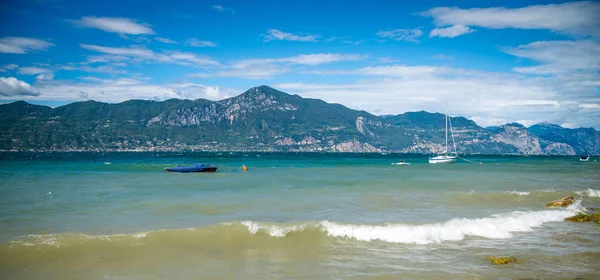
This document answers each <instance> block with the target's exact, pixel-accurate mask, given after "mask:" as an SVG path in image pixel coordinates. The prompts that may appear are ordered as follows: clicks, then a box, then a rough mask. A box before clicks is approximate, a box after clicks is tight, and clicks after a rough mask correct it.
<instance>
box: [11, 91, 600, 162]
mask: <svg viewBox="0 0 600 280" xmlns="http://www.w3.org/2000/svg"><path fill="white" fill-rule="evenodd" d="M451 120H452V125H453V131H454V137H455V140H456V142H457V148H458V150H459V152H461V153H486V154H507V153H508V154H575V153H582V152H589V153H593V154H599V153H600V150H599V147H600V145H599V143H600V142H599V141H600V140H599V139H600V137H599V135H598V132H597V131H596V130H594V129H591V128H590V129H566V128H562V127H560V126H556V125H545V124H540V125H536V126H532V127H531V128H529V129H527V128H525V127H523V126H521V125H518V124H506V125H504V126H500V127H495V128H483V127H480V126H478V125H477V124H476V123H475V122H473V121H471V120H468V119H465V118H463V117H453V118H451ZM443 145H444V115H443V114H439V113H428V112H424V111H421V112H408V113H405V114H400V115H397V116H374V115H372V114H369V113H367V112H364V111H357V110H352V109H349V108H347V107H345V106H342V105H339V104H330V103H326V102H324V101H322V100H319V99H307V98H302V97H300V96H298V95H289V94H286V93H284V92H281V91H277V90H275V89H272V88H270V87H267V86H260V87H255V88H251V89H249V90H248V91H246V92H244V93H243V94H241V95H239V96H236V97H233V98H229V99H225V100H221V101H216V102H215V101H209V100H204V99H198V100H177V99H170V100H166V101H163V102H156V101H145V100H130V101H126V102H123V103H119V104H107V103H100V102H95V101H85V102H76V103H72V104H69V105H65V106H61V107H57V108H50V107H46V106H38V105H32V104H28V103H26V102H23V101H19V102H14V103H10V104H4V105H0V150H62V151H64V150H140V151H153V150H170V151H179V150H209V151H221V150H245V151H323V152H383V151H387V152H415V153H434V152H437V151H441V150H442V149H443Z"/></svg>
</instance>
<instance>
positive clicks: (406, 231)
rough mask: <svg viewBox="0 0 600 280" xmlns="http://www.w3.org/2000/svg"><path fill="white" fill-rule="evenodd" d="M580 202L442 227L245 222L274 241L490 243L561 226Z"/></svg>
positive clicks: (452, 222) (458, 221)
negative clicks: (312, 230) (314, 233)
mask: <svg viewBox="0 0 600 280" xmlns="http://www.w3.org/2000/svg"><path fill="white" fill-rule="evenodd" d="M582 209H583V208H581V201H576V202H575V203H574V204H573V205H571V206H569V207H567V208H563V209H556V210H543V211H527V212H522V211H517V212H512V213H503V214H496V215H492V216H491V217H489V218H479V219H466V218H455V219H452V220H449V221H447V222H444V223H432V224H423V225H411V224H384V225H364V224H340V223H336V222H329V221H322V222H319V223H317V224H312V225H311V224H302V225H294V226H278V225H261V224H259V223H256V222H252V221H244V222H242V224H243V225H245V226H246V227H248V230H249V231H250V232H251V233H252V234H257V233H258V232H264V233H267V234H269V235H271V236H273V237H285V236H286V235H287V234H288V233H290V232H296V231H302V230H303V229H304V228H305V227H306V226H314V227H317V228H318V229H320V230H322V231H323V232H325V233H327V235H328V236H331V237H338V238H350V239H355V240H358V241H365V242H371V241H376V240H378V241H384V242H390V243H413V244H430V243H442V242H446V241H459V240H462V239H464V238H465V237H467V236H476V237H483V238H490V239H507V238H512V237H513V233H514V232H528V231H534V229H535V228H537V227H540V226H542V225H543V224H545V223H550V222H560V221H563V220H564V218H566V217H569V216H573V215H575V214H577V213H578V212H580V211H582Z"/></svg>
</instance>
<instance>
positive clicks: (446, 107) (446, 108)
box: [444, 103, 448, 154]
mask: <svg viewBox="0 0 600 280" xmlns="http://www.w3.org/2000/svg"><path fill="white" fill-rule="evenodd" d="M444 109H445V110H446V119H445V120H446V121H445V123H446V154H448V104H447V103H446V106H444Z"/></svg>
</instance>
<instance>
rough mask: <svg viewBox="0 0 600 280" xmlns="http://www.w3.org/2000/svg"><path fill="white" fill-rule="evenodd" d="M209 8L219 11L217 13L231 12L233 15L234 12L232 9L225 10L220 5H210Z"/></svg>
mask: <svg viewBox="0 0 600 280" xmlns="http://www.w3.org/2000/svg"><path fill="white" fill-rule="evenodd" d="M211 8H213V9H215V10H217V11H219V12H226V11H228V12H231V13H232V14H233V13H235V11H234V10H233V9H232V8H225V7H223V6H221V5H212V6H211Z"/></svg>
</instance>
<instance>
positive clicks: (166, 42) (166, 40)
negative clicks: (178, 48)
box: [154, 37, 178, 44]
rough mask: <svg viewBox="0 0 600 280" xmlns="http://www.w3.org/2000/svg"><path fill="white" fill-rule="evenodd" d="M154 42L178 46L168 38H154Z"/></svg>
mask: <svg viewBox="0 0 600 280" xmlns="http://www.w3.org/2000/svg"><path fill="white" fill-rule="evenodd" d="M154 40H156V41H159V42H162V43H165V44H178V43H177V42H176V41H173V40H171V39H168V38H163V37H154Z"/></svg>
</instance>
